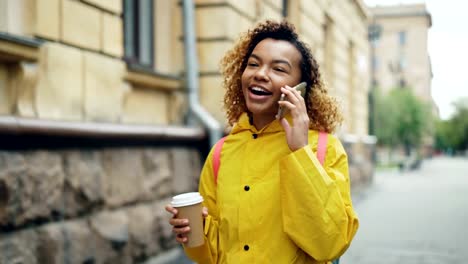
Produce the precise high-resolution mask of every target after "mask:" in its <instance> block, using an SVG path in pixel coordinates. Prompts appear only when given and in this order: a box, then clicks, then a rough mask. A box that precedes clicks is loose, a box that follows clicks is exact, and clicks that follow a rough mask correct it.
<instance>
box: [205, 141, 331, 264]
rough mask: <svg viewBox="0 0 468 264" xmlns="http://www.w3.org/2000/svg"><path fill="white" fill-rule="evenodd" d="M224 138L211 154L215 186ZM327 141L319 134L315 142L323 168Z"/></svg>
mask: <svg viewBox="0 0 468 264" xmlns="http://www.w3.org/2000/svg"><path fill="white" fill-rule="evenodd" d="M225 140H226V137H222V138H221V139H220V140H219V141H218V142H216V145H215V149H214V153H213V174H214V181H215V184H218V171H219V165H220V157H221V150H222V149H223V144H224V141H225ZM327 140H328V134H327V133H326V132H319V135H318V142H317V159H318V160H319V162H320V164H321V165H322V166H323V164H324V163H325V154H326V153H327ZM339 263H340V258H337V259H335V260H333V261H332V264H339Z"/></svg>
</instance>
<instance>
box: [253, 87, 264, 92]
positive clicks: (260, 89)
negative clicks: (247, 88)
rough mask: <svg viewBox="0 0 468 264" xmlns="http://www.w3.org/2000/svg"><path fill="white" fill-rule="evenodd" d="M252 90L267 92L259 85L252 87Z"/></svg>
mask: <svg viewBox="0 0 468 264" xmlns="http://www.w3.org/2000/svg"><path fill="white" fill-rule="evenodd" d="M252 90H254V91H258V92H265V93H267V92H268V91H267V90H265V89H262V88H260V87H252Z"/></svg>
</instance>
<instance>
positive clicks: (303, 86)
mask: <svg viewBox="0 0 468 264" xmlns="http://www.w3.org/2000/svg"><path fill="white" fill-rule="evenodd" d="M306 86H307V83H306V82H301V83H300V84H298V85H296V86H294V87H293V88H294V89H296V90H297V91H299V93H300V94H301V96H302V97H304V95H305V91H306ZM279 100H280V101H283V100H286V95H285V94H281V97H280V99H279ZM286 110H287V109H285V108H283V107H281V106H280V107H279V108H278V114H276V118H277V119H280V118H282V117H283V116H284V115H285V114H286Z"/></svg>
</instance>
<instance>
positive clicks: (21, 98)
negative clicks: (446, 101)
mask: <svg viewBox="0 0 468 264" xmlns="http://www.w3.org/2000/svg"><path fill="white" fill-rule="evenodd" d="M185 2H186V1H177V0H154V1H153V0H140V1H132V0H0V164H1V165H2V166H1V167H2V168H4V169H2V170H0V264H3V263H10V262H8V260H11V259H16V260H18V259H20V260H21V262H22V263H63V262H64V261H65V260H66V262H67V263H135V262H142V261H144V260H145V259H148V258H150V257H155V256H156V257H157V256H160V255H161V254H162V253H164V252H166V251H169V250H173V249H176V248H177V247H176V243H175V241H174V239H173V234H172V233H171V230H170V227H169V226H168V224H167V215H166V213H165V212H164V209H163V208H164V205H165V204H166V203H167V202H168V201H169V200H170V197H171V196H172V195H174V194H176V193H181V192H186V191H193V190H195V189H196V186H197V177H198V173H199V171H200V169H201V165H202V162H203V158H204V155H206V151H207V147H208V143H207V142H208V140H207V138H208V131H207V130H206V129H204V128H203V127H200V126H193V125H191V124H190V125H189V122H187V119H188V118H189V115H188V114H187V113H188V112H189V108H190V107H189V105H190V103H191V102H190V100H189V90H188V86H189V85H188V84H187V80H186V77H185V76H186V71H187V70H188V68H187V67H186V61H185V55H184V54H185V49H184V48H185V47H186V46H185V43H184V30H183V29H184V23H183V21H184V17H185V16H184V10H183V8H182V6H183V4H184V3H185ZM187 2H190V1H187ZM193 7H194V14H195V18H194V21H193V22H192V24H193V25H195V36H196V50H197V55H198V63H199V74H198V76H199V87H200V88H199V91H198V98H199V101H200V103H201V105H202V106H203V107H204V108H205V109H206V110H207V111H208V113H209V114H210V115H211V116H212V117H213V118H214V119H215V120H217V121H218V122H219V123H220V124H221V127H222V126H223V125H225V124H226V121H225V117H224V113H223V112H222V104H221V102H222V97H223V93H224V91H223V89H222V86H221V83H222V78H221V75H220V73H219V68H218V63H219V61H220V59H221V58H222V56H223V54H224V52H225V51H226V50H227V49H229V48H230V47H231V46H232V45H233V43H234V42H235V40H236V38H237V37H238V36H239V33H240V32H243V31H245V30H247V29H249V28H250V27H252V26H253V25H255V23H257V22H259V21H262V20H264V19H275V20H281V19H283V18H286V19H289V20H290V21H292V22H293V23H294V24H295V25H296V26H297V28H298V31H299V33H300V35H301V37H302V38H303V39H304V40H305V42H306V43H308V44H309V45H310V47H311V48H312V51H313V52H314V54H315V56H316V58H317V59H318V62H319V64H320V65H321V68H322V72H323V74H324V75H325V81H326V83H327V84H328V85H329V86H330V92H331V93H332V94H333V95H335V96H336V97H337V98H338V100H339V102H340V104H341V106H342V109H343V112H344V114H345V122H344V124H343V126H342V127H341V129H340V130H339V131H338V132H337V134H338V136H340V137H341V138H342V139H343V143H344V145H345V147H346V148H347V150H348V153H349V156H350V174H351V178H352V179H351V181H352V182H353V185H355V186H357V185H359V184H360V183H363V182H368V181H369V179H370V177H371V175H372V163H371V162H370V159H371V154H370V153H371V149H372V146H373V140H372V138H371V137H369V136H368V130H367V127H368V103H367V96H368V91H369V78H370V74H369V67H368V63H367V62H368V58H369V44H368V40H367V25H368V19H369V16H368V12H367V9H366V7H365V6H364V5H363V3H362V1H361V0H352V1H348V0H315V1H309V0H196V1H194V3H193ZM185 18H186V17H185ZM26 227H27V228H26ZM4 232H5V234H4ZM6 233H8V234H6ZM44 243H45V244H47V245H50V246H47V247H45V246H44ZM5 248H8V251H7V252H4V251H2V250H1V249H5ZM96 249H98V250H96ZM2 256H8V257H5V258H3V257H2Z"/></svg>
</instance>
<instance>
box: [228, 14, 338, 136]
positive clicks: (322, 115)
mask: <svg viewBox="0 0 468 264" xmlns="http://www.w3.org/2000/svg"><path fill="white" fill-rule="evenodd" d="M266 38H273V39H277V40H285V41H288V42H290V43H291V44H293V45H294V46H295V47H296V48H297V49H298V51H299V52H300V53H301V55H302V61H301V72H302V74H301V76H302V77H301V78H302V81H304V82H306V83H307V89H306V94H305V96H304V99H305V103H306V107H307V114H308V116H309V119H310V124H309V128H311V129H314V130H318V131H325V132H328V133H333V132H334V131H335V129H336V127H337V126H338V125H340V124H341V122H342V121H343V117H342V114H341V112H340V110H339V107H338V103H337V101H336V99H335V98H333V97H331V96H330V95H329V94H328V92H327V89H326V87H325V85H324V84H323V82H322V79H321V74H320V71H319V65H318V64H317V61H316V60H315V58H314V57H313V56H312V53H311V51H310V48H309V47H308V45H307V44H305V43H304V42H302V41H301V40H299V36H298V34H297V33H296V30H295V27H294V25H292V24H291V23H289V22H287V21H281V22H275V21H270V20H267V21H265V22H262V23H259V24H258V25H257V26H256V27H255V28H253V29H251V30H249V31H247V32H246V33H244V34H243V35H241V36H240V37H239V40H238V42H237V43H236V44H235V45H234V47H233V48H232V49H231V50H229V51H228V52H227V53H226V55H225V56H224V57H223V59H222V60H221V62H220V66H221V72H222V74H223V76H224V79H223V86H224V88H225V89H226V93H225V95H224V108H225V110H226V115H227V119H228V122H229V124H230V125H231V126H232V125H233V124H234V123H235V122H237V120H238V118H239V117H240V115H241V114H242V113H244V112H248V109H247V106H246V103H245V99H244V94H243V92H242V85H241V76H242V73H243V72H244V69H245V67H246V64H247V60H248V58H249V56H250V54H251V53H252V51H253V49H254V48H255V46H256V45H257V44H258V43H259V42H260V41H262V40H264V39H266Z"/></svg>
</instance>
